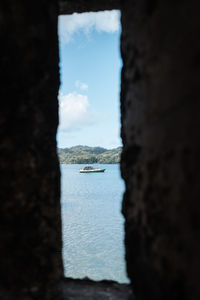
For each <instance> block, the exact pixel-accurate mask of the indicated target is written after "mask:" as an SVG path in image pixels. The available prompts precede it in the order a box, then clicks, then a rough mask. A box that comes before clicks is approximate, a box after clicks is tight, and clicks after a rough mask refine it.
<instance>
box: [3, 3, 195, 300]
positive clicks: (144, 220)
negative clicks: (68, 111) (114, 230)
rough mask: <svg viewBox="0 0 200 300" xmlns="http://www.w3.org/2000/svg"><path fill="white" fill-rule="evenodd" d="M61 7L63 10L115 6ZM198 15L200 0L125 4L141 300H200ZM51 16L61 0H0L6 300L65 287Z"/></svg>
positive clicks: (133, 269)
mask: <svg viewBox="0 0 200 300" xmlns="http://www.w3.org/2000/svg"><path fill="white" fill-rule="evenodd" d="M59 3H60V4H59V5H60V13H72V12H74V11H77V12H83V11H91V10H92V11H96V10H103V9H112V8H119V1H95V0H94V1H92V0H91V1H76V2H72V1H64V0H60V2H59ZM199 8H200V4H199V1H197V0H191V1H186V0H183V1H167V0H164V1H162V0H157V1H156V0H141V1H135V0H134V1H131V0H124V1H121V10H122V40H121V41H122V43H121V49H122V58H123V70H122V89H121V113H122V119H121V120H122V138H123V144H124V149H123V154H122V163H121V170H122V175H123V178H124V179H125V183H126V192H125V196H124V201H123V213H124V216H125V218H126V224H125V229H126V239H125V243H126V260H127V270H128V275H129V277H130V279H131V281H132V286H133V289H134V291H135V293H136V299H137V300H144V299H145V300H146V299H150V298H151V299H154V300H158V299H159V300H161V299H162V300H165V299H167V300H169V299H170V300H175V299H176V300H178V299H181V300H185V299H190V300H197V299H199V298H200V287H199V282H198V281H199V278H200V261H199V251H200V234H199V233H200V232H199V231H200V224H199V222H200V221H199V216H200V205H199V198H200V197H199V195H200V190H199V189H200V187H199V169H200V161H199V153H200V145H199V128H200V118H199V109H200V107H199V106H200V102H199V88H200V83H199V78H200V74H199V73H200V70H199V64H200V43H199V35H200V22H199ZM57 15H58V7H57V1H56V0H50V1H47V0H42V1H41V0H40V1H39V0H35V1H22V0H18V1H14V0H9V1H5V0H3V1H1V3H0V25H1V30H0V37H1V40H2V41H3V42H2V43H1V47H0V57H1V59H0V66H1V75H0V76H1V78H0V80H1V89H0V96H1V97H0V99H1V100H2V103H1V110H0V125H1V126H0V135H1V139H0V157H1V160H0V166H1V172H0V182H1V187H0V200H1V203H0V216H1V218H0V237H1V242H0V256H1V264H0V298H1V299H4V300H11V299H20V300H24V299H25V300H32V299H38V300H39V299H44V300H47V299H48V300H51V299H52V300H53V299H57V300H59V299H60V298H61V297H62V296H61V294H62V290H63V288H61V287H62V286H63V284H64V285H65V288H64V290H65V291H66V290H67V288H66V285H67V284H69V281H68V283H67V281H66V282H64V283H63V284H62V282H63V281H61V279H62V277H63V267H62V260H61V249H62V243H61V217H60V203H59V197H60V183H59V179H60V173H59V167H58V159H57V155H56V129H57V124H58V113H57V111H58V109H57V94H58V88H59V70H58V42H57ZM77 268H78V266H77ZM81 285H82V283H81ZM106 285H109V283H107V284H106ZM72 286H74V283H73V282H71V285H70V287H72ZM75 286H76V287H77V285H75ZM78 286H80V283H78ZM83 286H84V283H83ZM95 286H96V285H95ZM57 287H60V288H57ZM116 288H117V289H118V287H116ZM69 289H70V288H69ZM122 290H123V288H122V289H121V290H120V293H121V292H122ZM70 293H72V294H73V291H72V290H71V289H70ZM83 293H84V287H83ZM85 293H86V292H85ZM99 293H100V294H102V285H101V286H100V291H99ZM86 294H87V293H86ZM128 294H129V291H128ZM108 296H109V295H108ZM65 298H67V296H66V297H65ZM99 299H100V298H99Z"/></svg>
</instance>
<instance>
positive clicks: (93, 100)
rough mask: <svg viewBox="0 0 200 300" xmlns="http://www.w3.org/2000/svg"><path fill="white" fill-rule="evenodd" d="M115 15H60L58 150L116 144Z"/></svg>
mask: <svg viewBox="0 0 200 300" xmlns="http://www.w3.org/2000/svg"><path fill="white" fill-rule="evenodd" d="M120 33H121V28H120V12H119V11H116V10H113V11H104V12H97V13H82V14H73V15H64V16H59V22H58V35H59V52H60V78H61V86H60V91H59V96H58V99H59V119H60V121H59V127H58V134H57V144H58V147H59V148H66V147H72V146H75V145H87V146H92V147H95V146H100V147H104V148H107V149H112V148H115V147H118V146H121V139H120V102H119V95H120V71H121V65H122V62H121V56H120Z"/></svg>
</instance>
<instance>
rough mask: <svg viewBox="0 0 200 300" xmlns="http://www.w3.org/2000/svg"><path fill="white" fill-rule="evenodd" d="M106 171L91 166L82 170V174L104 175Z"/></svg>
mask: <svg viewBox="0 0 200 300" xmlns="http://www.w3.org/2000/svg"><path fill="white" fill-rule="evenodd" d="M104 171H105V169H99V168H93V167H91V166H85V167H84V168H83V169H80V170H79V172H80V173H102V172H104Z"/></svg>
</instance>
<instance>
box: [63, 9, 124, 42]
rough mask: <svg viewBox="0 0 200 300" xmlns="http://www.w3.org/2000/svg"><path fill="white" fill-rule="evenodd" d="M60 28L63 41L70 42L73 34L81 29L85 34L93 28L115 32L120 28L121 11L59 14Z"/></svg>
mask: <svg viewBox="0 0 200 300" xmlns="http://www.w3.org/2000/svg"><path fill="white" fill-rule="evenodd" d="M58 29H59V36H60V39H61V42H63V43H68V42H69V41H70V40H71V39H72V36H73V34H75V33H76V32H78V31H81V30H82V31H83V32H84V33H85V34H88V33H89V32H90V31H91V30H92V29H96V30H97V31H99V32H101V31H104V32H107V33H113V32H116V31H118V30H119V29H120V12H119V11H118V10H111V11H101V12H96V13H95V12H89V13H81V14H77V13H74V14H73V15H64V16H59V23H58Z"/></svg>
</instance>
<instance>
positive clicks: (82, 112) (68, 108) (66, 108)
mask: <svg viewBox="0 0 200 300" xmlns="http://www.w3.org/2000/svg"><path fill="white" fill-rule="evenodd" d="M88 108H89V101H88V97H87V96H86V95H81V94H78V93H75V92H73V93H70V94H67V95H63V94H59V116H60V124H59V130H61V131H70V130H74V129H78V128H80V127H81V126H83V125H89V124H91V122H92V114H91V113H90V112H89V110H88Z"/></svg>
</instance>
